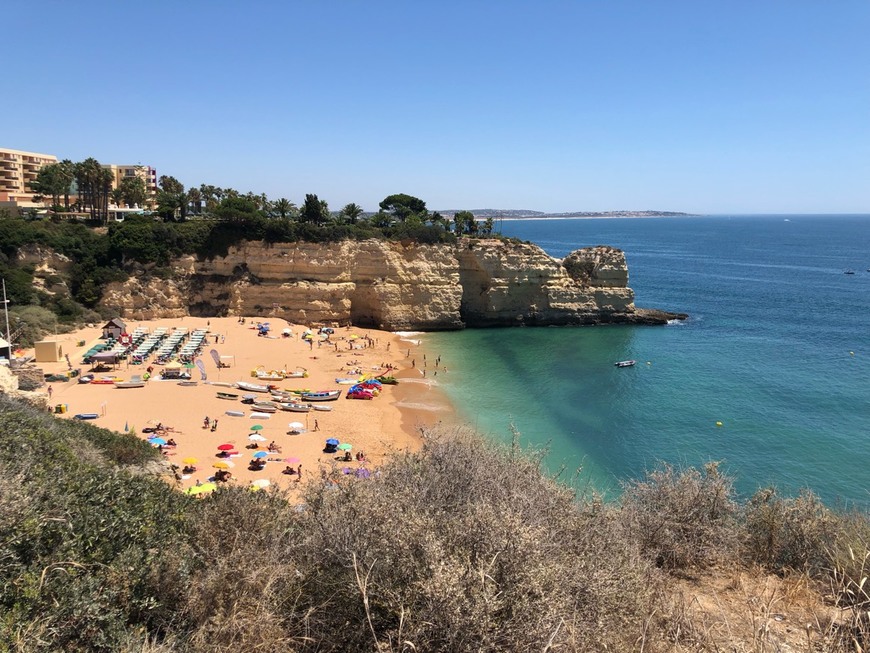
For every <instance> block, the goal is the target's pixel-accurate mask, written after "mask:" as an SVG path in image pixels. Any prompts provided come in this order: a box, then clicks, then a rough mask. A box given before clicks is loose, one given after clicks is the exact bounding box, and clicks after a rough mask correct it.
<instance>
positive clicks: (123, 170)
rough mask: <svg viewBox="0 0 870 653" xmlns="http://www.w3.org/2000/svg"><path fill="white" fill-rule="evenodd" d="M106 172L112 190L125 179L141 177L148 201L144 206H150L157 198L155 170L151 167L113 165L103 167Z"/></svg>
mask: <svg viewBox="0 0 870 653" xmlns="http://www.w3.org/2000/svg"><path fill="white" fill-rule="evenodd" d="M103 167H104V168H105V169H106V170H109V171H111V173H112V176H113V179H112V190H114V189H115V188H117V187H118V186H120V185H121V181H123V180H124V179H125V178H133V177H141V179H142V180H143V181H144V182H145V191H146V192H147V193H148V199H147V200H146V201H145V204H146V205H148V206H149V207H150V206H152V205H153V204H154V203H155V201H156V197H157V170H156V169H154V168H152V167H151V166H143V165H115V164H109V165H104V166H103Z"/></svg>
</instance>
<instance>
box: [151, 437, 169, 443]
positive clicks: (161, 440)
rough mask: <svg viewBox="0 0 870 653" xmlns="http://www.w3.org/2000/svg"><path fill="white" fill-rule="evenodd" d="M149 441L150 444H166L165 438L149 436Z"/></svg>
mask: <svg viewBox="0 0 870 653" xmlns="http://www.w3.org/2000/svg"><path fill="white" fill-rule="evenodd" d="M149 442H150V443H151V444H166V440H164V439H163V438H151V439H150V440H149Z"/></svg>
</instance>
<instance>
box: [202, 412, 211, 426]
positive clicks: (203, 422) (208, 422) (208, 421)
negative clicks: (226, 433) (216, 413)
mask: <svg viewBox="0 0 870 653" xmlns="http://www.w3.org/2000/svg"><path fill="white" fill-rule="evenodd" d="M209 426H211V420H210V419H209V418H208V415H206V416H205V419H204V420H202V428H204V429H207V428H208V427H209Z"/></svg>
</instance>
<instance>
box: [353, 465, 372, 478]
mask: <svg viewBox="0 0 870 653" xmlns="http://www.w3.org/2000/svg"><path fill="white" fill-rule="evenodd" d="M371 475H372V473H371V472H370V471H369V470H367V469H366V468H365V467H360V468H359V469H358V470H356V476H357V478H368V477H369V476H371Z"/></svg>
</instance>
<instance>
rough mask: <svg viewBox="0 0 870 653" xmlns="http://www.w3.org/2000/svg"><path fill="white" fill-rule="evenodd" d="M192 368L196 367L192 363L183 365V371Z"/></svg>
mask: <svg viewBox="0 0 870 653" xmlns="http://www.w3.org/2000/svg"><path fill="white" fill-rule="evenodd" d="M194 367H196V365H194V364H193V363H185V364H184V369H186V370H192V369H193V368H194Z"/></svg>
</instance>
